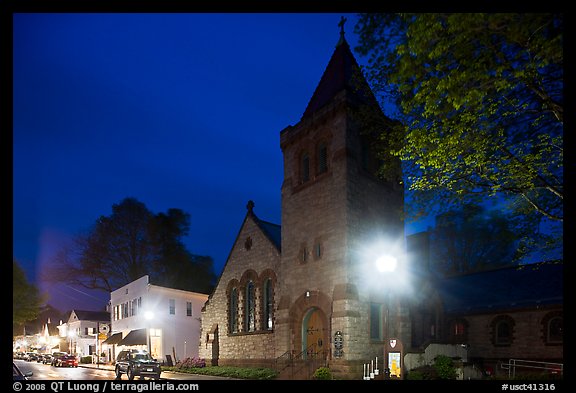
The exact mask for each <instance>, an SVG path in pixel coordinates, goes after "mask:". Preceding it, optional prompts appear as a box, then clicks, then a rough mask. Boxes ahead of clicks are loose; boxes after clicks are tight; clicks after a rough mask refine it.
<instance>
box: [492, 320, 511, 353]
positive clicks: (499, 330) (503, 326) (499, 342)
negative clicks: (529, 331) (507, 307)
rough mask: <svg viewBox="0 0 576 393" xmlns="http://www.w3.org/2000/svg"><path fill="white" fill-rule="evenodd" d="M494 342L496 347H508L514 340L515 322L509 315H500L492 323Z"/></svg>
mask: <svg viewBox="0 0 576 393" xmlns="http://www.w3.org/2000/svg"><path fill="white" fill-rule="evenodd" d="M491 327H492V342H493V344H494V345H495V346H499V347H506V346H510V345H511V344H512V341H513V339H514V320H513V319H512V318H511V317H509V316H507V315H500V316H498V317H496V318H494V320H493V321H492V324H491Z"/></svg>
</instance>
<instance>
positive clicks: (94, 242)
mask: <svg viewBox="0 0 576 393" xmlns="http://www.w3.org/2000/svg"><path fill="white" fill-rule="evenodd" d="M189 226H190V217H189V215H188V214H187V213H185V212H183V211H182V210H180V209H169V210H168V212H167V213H159V214H153V213H152V212H151V211H150V210H148V208H147V207H146V206H145V205H144V204H143V203H142V202H140V201H138V200H136V199H134V198H126V199H124V200H123V201H122V202H121V203H119V204H115V205H113V206H112V214H111V215H110V216H101V217H100V218H99V219H98V220H97V221H96V223H95V225H94V227H93V228H92V229H91V230H90V231H89V232H88V234H86V235H80V236H77V237H76V238H75V239H74V240H75V242H74V245H73V246H72V247H67V248H65V249H64V250H63V251H62V252H61V253H60V254H59V256H58V258H57V259H58V260H57V262H56V266H57V267H56V268H54V269H53V270H52V271H51V274H50V277H49V279H50V280H53V281H62V282H68V283H71V284H74V285H79V286H82V287H85V288H90V289H100V290H103V291H106V292H110V291H113V290H115V289H117V288H119V287H121V286H124V285H126V284H128V283H129V282H131V281H134V280H137V279H139V278H141V277H142V276H144V275H149V276H150V280H151V282H152V283H153V284H156V285H161V286H166V287H170V288H177V289H183V290H190V291H195V292H202V293H209V292H210V291H211V290H212V288H213V285H214V281H215V275H214V272H213V261H212V258H210V257H206V256H198V255H193V254H191V253H190V252H188V251H187V250H186V248H185V246H184V245H183V244H182V241H181V238H182V237H183V236H185V235H186V234H187V232H188V228H189Z"/></svg>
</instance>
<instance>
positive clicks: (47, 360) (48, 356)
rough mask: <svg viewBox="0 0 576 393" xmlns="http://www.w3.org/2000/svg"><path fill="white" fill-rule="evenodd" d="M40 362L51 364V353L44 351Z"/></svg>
mask: <svg viewBox="0 0 576 393" xmlns="http://www.w3.org/2000/svg"><path fill="white" fill-rule="evenodd" d="M42 363H44V364H52V354H51V353H45V354H44V356H42Z"/></svg>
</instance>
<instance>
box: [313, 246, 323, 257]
mask: <svg viewBox="0 0 576 393" xmlns="http://www.w3.org/2000/svg"><path fill="white" fill-rule="evenodd" d="M320 258H322V245H321V244H320V243H316V244H315V245H314V259H316V260H318V259H320Z"/></svg>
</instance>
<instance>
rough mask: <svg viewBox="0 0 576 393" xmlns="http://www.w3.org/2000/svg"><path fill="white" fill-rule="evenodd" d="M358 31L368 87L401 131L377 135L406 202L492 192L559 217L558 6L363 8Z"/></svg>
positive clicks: (523, 208)
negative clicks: (519, 10)
mask: <svg viewBox="0 0 576 393" xmlns="http://www.w3.org/2000/svg"><path fill="white" fill-rule="evenodd" d="M356 31H357V33H359V36H360V40H359V46H358V47H357V48H356V50H358V51H359V52H360V53H361V54H362V55H364V56H367V57H368V66H367V67H366V70H365V71H366V74H367V77H368V80H369V81H370V82H371V85H372V87H373V90H374V92H375V93H376V95H377V96H378V98H379V99H380V100H381V101H382V102H388V103H392V104H394V105H393V107H395V108H397V110H398V113H395V114H394V115H393V116H392V117H395V118H396V120H399V122H398V123H394V124H395V127H396V128H395V131H396V132H397V135H401V136H400V137H398V136H397V137H396V138H394V137H390V135H389V134H388V133H387V132H386V133H384V132H383V133H382V139H386V141H387V142H388V143H383V144H382V143H381V145H384V146H386V149H388V152H387V154H390V153H392V154H394V155H397V156H398V157H400V158H401V160H402V161H403V171H404V175H405V181H406V182H407V185H408V189H409V190H411V191H412V193H411V195H412V198H413V202H414V204H415V205H413V206H412V207H414V206H418V208H417V209H421V210H426V211H427V213H430V212H431V211H432V210H434V209H436V208H442V207H446V206H451V205H452V204H453V203H456V202H459V203H461V202H463V201H465V200H474V199H473V198H474V197H482V198H485V197H486V196H489V197H495V196H498V197H503V199H505V200H507V201H512V202H513V203H512V207H513V208H514V209H515V210H516V211H517V212H519V213H523V214H527V213H537V214H538V215H540V216H541V217H546V218H547V219H550V220H554V221H562V220H563V191H564V187H563V18H562V15H557V14H510V13H491V14H474V13H470V14H428V13H426V14H385V15H381V14H363V15H361V16H360V19H359V23H358V24H357V26H356ZM439 200H441V201H442V203H441V204H439V203H438V201H439Z"/></svg>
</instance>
